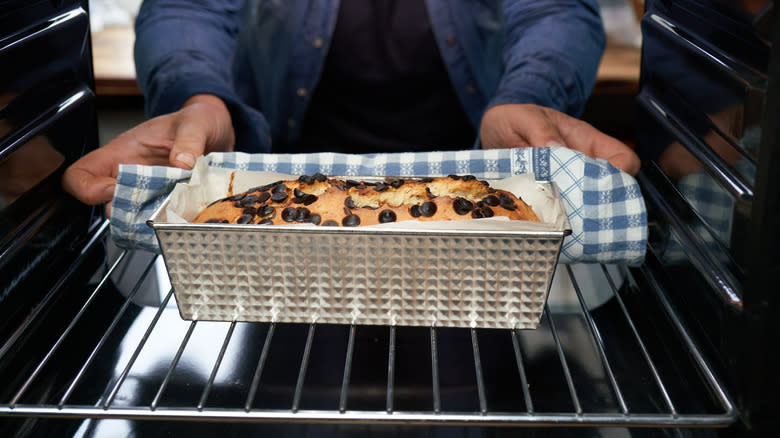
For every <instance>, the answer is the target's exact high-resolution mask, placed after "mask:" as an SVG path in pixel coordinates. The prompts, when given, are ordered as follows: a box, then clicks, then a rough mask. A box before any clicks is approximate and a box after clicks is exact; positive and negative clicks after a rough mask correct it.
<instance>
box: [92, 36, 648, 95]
mask: <svg viewBox="0 0 780 438" xmlns="http://www.w3.org/2000/svg"><path fill="white" fill-rule="evenodd" d="M134 42H135V33H134V31H133V29H132V27H106V28H104V29H103V30H101V31H100V32H95V33H94V34H93V35H92V56H93V60H94V67H95V88H96V92H97V94H98V96H106V97H117V96H137V95H140V94H141V90H139V89H138V85H137V84H136V81H135V64H134V62H133V43H134ZM639 53H640V52H639V49H637V48H631V47H624V46H618V45H615V44H612V43H609V44H607V50H606V51H605V52H604V56H603V57H602V59H601V65H600V67H599V71H598V76H597V80H596V87H595V88H594V90H593V93H594V94H600V93H608V94H614V93H621V94H623V93H625V94H635V93H636V91H637V89H638V83H639Z"/></svg>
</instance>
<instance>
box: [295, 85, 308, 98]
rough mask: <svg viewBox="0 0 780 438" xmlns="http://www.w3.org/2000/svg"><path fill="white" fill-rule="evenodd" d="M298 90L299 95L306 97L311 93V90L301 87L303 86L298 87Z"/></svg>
mask: <svg viewBox="0 0 780 438" xmlns="http://www.w3.org/2000/svg"><path fill="white" fill-rule="evenodd" d="M297 92H298V96H301V97H306V95H307V94H308V93H309V90H307V89H305V88H303V87H301V88H299V89H298V91H297Z"/></svg>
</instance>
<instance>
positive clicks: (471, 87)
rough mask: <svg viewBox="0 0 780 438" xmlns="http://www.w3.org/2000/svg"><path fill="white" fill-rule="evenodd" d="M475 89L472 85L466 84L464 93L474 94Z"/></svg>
mask: <svg viewBox="0 0 780 438" xmlns="http://www.w3.org/2000/svg"><path fill="white" fill-rule="evenodd" d="M476 91H477V90H476V89H475V88H474V86H473V85H466V93H468V94H474V93H475V92H476Z"/></svg>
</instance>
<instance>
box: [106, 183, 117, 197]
mask: <svg viewBox="0 0 780 438" xmlns="http://www.w3.org/2000/svg"><path fill="white" fill-rule="evenodd" d="M115 188H116V185H115V184H111V185H110V186H108V187H106V188H105V189H103V199H108V200H111V199H114V189H115Z"/></svg>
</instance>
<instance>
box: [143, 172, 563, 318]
mask: <svg viewBox="0 0 780 438" xmlns="http://www.w3.org/2000/svg"><path fill="white" fill-rule="evenodd" d="M352 178H353V179H354V177H352ZM363 179H364V180H366V181H368V180H370V179H368V178H363ZM373 179H376V178H373ZM537 184H541V185H544V186H546V187H547V189H548V190H551V192H552V193H553V194H554V197H555V200H556V202H558V203H560V196H559V193H558V191H557V190H556V189H555V187H554V185H552V184H550V183H548V182H537ZM169 201H170V198H169V199H168V200H166V201H165V202H164V203H163V205H162V206H161V207H160V208H159V209H158V210H157V211H156V212H155V213H154V215H153V216H152V218H150V220H149V221H148V225H149V226H151V227H152V228H153V229H154V231H155V234H156V236H157V239H158V241H159V244H160V248H161V250H162V253H163V258H164V260H165V264H166V266H167V269H168V273H169V275H170V279H171V283H172V285H173V287H174V294H175V298H176V302H177V305H178V308H179V312H180V314H181V316H182V318H184V319H188V320H211V321H264V322H290V323H333V324H371V325H401V326H437V327H483V328H512V329H533V328H536V327H537V326H538V324H539V321H540V318H541V315H542V311H543V309H544V305H545V302H546V300H547V295H548V293H549V289H550V284H551V281H552V276H553V273H554V271H555V266H556V263H557V261H558V256H559V254H560V249H561V245H562V243H563V239H564V237H565V236H566V235H568V234H570V233H571V230H570V227H569V225H568V221H565V224H564V226H562V227H561V229H556V230H553V231H547V230H544V231H539V230H534V231H518V230H516V229H502V223H501V221H496V223H495V226H492V227H491V228H490V229H488V230H467V229H441V230H436V229H425V230H421V229H415V228H414V225H413V223H410V224H411V225H410V226H409V227H408V228H402V227H396V228H388V229H378V228H376V227H372V228H368V227H355V228H342V227H339V228H335V227H313V226H312V227H297V226H278V225H277V226H270V225H231V224H195V223H168V222H166V217H165V216H166V215H165V208H166V205H167V203H168V202H169ZM467 222H472V221H467ZM443 223H444V222H443ZM505 223H506V222H505ZM428 224H431V223H430V222H429V223H428ZM448 224H450V225H451V224H452V222H448ZM395 225H396V226H398V225H402V224H395ZM503 226H506V225H503Z"/></svg>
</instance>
